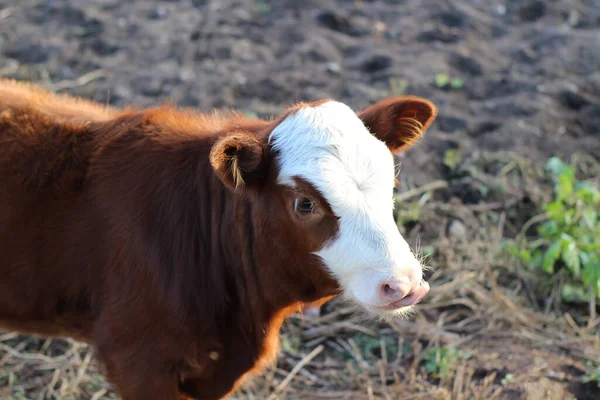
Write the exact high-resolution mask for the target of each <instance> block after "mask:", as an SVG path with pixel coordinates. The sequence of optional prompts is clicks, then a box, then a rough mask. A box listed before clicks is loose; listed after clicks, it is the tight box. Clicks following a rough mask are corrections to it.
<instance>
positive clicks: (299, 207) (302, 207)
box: [294, 197, 315, 213]
mask: <svg viewBox="0 0 600 400" xmlns="http://www.w3.org/2000/svg"><path fill="white" fill-rule="evenodd" d="M294 209H295V210H296V211H298V212H301V213H311V212H313V211H314V210H315V202H314V201H312V200H311V199H309V198H306V197H304V198H302V199H296V200H294Z"/></svg>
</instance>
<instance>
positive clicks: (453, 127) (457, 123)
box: [437, 115, 467, 133]
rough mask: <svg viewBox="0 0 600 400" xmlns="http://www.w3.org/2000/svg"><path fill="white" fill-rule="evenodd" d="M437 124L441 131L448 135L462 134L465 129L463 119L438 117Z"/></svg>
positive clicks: (465, 124)
mask: <svg viewBox="0 0 600 400" xmlns="http://www.w3.org/2000/svg"><path fill="white" fill-rule="evenodd" d="M437 124H438V127H439V129H440V130H441V131H443V132H448V133H454V132H462V131H465V130H466V129H467V121H466V120H465V119H464V118H460V117H453V116H450V115H438V117H437Z"/></svg>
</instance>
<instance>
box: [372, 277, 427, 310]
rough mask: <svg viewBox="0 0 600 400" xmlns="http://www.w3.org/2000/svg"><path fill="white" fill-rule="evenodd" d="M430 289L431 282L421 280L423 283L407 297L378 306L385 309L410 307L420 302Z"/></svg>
mask: <svg viewBox="0 0 600 400" xmlns="http://www.w3.org/2000/svg"><path fill="white" fill-rule="evenodd" d="M429 290H430V287H429V283H427V282H426V281H421V284H420V285H419V286H418V287H417V288H415V289H414V290H413V291H411V292H410V293H409V294H408V295H407V296H406V297H403V298H402V299H400V300H398V301H395V302H393V303H390V304H387V305H385V306H383V307H378V308H380V309H381V310H385V311H397V310H402V309H405V308H408V307H412V306H414V305H416V304H417V303H418V302H420V301H421V300H422V299H423V297H425V296H426V295H427V293H429Z"/></svg>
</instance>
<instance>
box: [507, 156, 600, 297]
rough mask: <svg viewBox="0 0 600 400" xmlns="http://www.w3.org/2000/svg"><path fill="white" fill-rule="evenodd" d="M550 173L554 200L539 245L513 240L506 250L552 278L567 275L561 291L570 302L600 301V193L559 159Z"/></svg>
mask: <svg viewBox="0 0 600 400" xmlns="http://www.w3.org/2000/svg"><path fill="white" fill-rule="evenodd" d="M545 169H546V171H547V172H548V173H549V174H550V176H551V178H552V181H553V184H554V198H553V200H552V201H551V202H549V203H547V204H545V205H544V207H543V208H544V211H545V215H544V220H543V223H542V224H541V225H539V226H538V228H537V234H538V237H537V238H535V239H533V240H522V241H519V240H517V241H509V242H507V243H506V249H507V250H508V251H509V252H510V253H511V254H512V255H513V256H516V257H517V258H518V259H520V260H521V261H522V262H523V263H524V264H525V265H526V266H528V267H529V268H531V269H534V270H541V271H543V273H545V274H548V275H554V274H557V273H566V275H567V277H568V281H567V282H566V283H565V284H564V285H563V286H562V288H561V297H562V298H563V300H564V301H566V302H587V301H589V300H590V297H591V296H592V293H593V294H595V296H596V297H598V298H600V219H599V212H600V190H599V188H598V187H597V186H596V185H593V184H592V183H590V182H585V181H578V180H577V179H576V177H575V169H574V168H573V166H571V165H568V164H566V163H564V162H563V161H562V160H560V159H559V158H557V157H552V158H550V160H548V162H547V164H546V167H545Z"/></svg>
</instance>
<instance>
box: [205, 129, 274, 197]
mask: <svg viewBox="0 0 600 400" xmlns="http://www.w3.org/2000/svg"><path fill="white" fill-rule="evenodd" d="M267 154H268V153H267V149H266V146H265V145H263V144H262V143H261V142H260V141H259V140H258V139H257V138H256V136H254V135H253V134H251V133H249V132H243V131H236V132H232V133H229V134H228V135H227V136H224V137H222V138H220V139H218V140H217V142H216V143H215V144H214V145H213V147H212V149H211V151H210V163H211V165H212V167H213V169H214V170H215V172H216V174H217V176H218V177H219V178H220V179H221V181H223V183H224V184H225V185H227V186H228V187H229V188H231V189H237V188H239V187H242V186H245V185H246V186H247V185H254V184H258V183H260V182H262V181H263V180H264V179H265V178H266V174H267Z"/></svg>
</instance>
